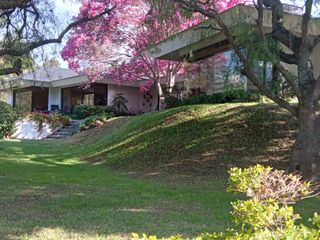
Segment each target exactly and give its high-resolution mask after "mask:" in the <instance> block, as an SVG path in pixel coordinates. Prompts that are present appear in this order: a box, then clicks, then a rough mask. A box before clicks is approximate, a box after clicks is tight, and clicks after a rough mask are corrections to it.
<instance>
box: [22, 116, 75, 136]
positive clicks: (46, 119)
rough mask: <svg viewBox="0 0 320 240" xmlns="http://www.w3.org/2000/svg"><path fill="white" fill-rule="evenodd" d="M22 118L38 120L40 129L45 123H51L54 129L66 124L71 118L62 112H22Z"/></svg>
mask: <svg viewBox="0 0 320 240" xmlns="http://www.w3.org/2000/svg"><path fill="white" fill-rule="evenodd" d="M22 119H24V120H32V121H34V122H36V123H37V125H38V130H39V131H40V130H41V129H42V128H43V125H44V124H45V123H47V124H49V126H50V128H52V129H55V128H58V127H61V126H65V125H68V124H69V123H70V118H69V117H68V116H64V115H62V114H60V113H49V114H47V113H43V112H27V113H23V114H22Z"/></svg>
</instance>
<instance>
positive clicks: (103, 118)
mask: <svg viewBox="0 0 320 240" xmlns="http://www.w3.org/2000/svg"><path fill="white" fill-rule="evenodd" d="M114 116H115V115H114V113H112V112H111V113H102V114H98V115H93V116H90V117H87V118H86V119H85V120H84V123H83V124H82V125H81V126H80V128H81V130H88V129H90V128H94V127H97V126H101V125H103V124H105V123H106V122H107V121H108V120H109V119H110V118H113V117H114Z"/></svg>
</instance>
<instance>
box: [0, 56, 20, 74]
mask: <svg viewBox="0 0 320 240" xmlns="http://www.w3.org/2000/svg"><path fill="white" fill-rule="evenodd" d="M21 68H22V62H21V59H18V60H16V61H15V62H14V64H13V67H11V68H3V69H0V76H3V75H8V74H17V75H19V74H20V73H21V72H22V71H21Z"/></svg>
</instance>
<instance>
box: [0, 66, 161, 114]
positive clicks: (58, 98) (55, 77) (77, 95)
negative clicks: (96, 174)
mask: <svg viewBox="0 0 320 240" xmlns="http://www.w3.org/2000/svg"><path fill="white" fill-rule="evenodd" d="M85 82H88V77H87V76H86V75H82V74H78V73H77V72H75V71H73V70H70V69H64V68H59V67H52V68H40V69H37V70H35V71H33V72H29V73H24V74H21V75H20V76H18V77H16V78H11V79H8V80H6V81H2V82H1V81H0V100H1V101H5V102H7V103H9V104H11V105H12V106H15V107H18V108H20V109H21V110H22V111H52V110H54V109H60V110H61V111H63V112H65V113H70V112H72V108H73V107H74V106H75V105H79V104H86V105H108V106H111V105H112V101H113V99H114V97H115V96H116V95H117V94H123V96H124V97H125V98H126V99H127V100H128V104H127V107H128V109H129V110H130V111H132V112H137V113H138V112H150V111H154V110H156V109H157V105H158V94H157V91H156V89H155V88H152V89H151V90H150V92H148V93H141V92H140V91H139V83H133V82H132V83H123V84H121V85H118V84H116V83H114V82H113V81H112V80H108V79H102V80H100V81H97V82H95V83H92V84H91V85H90V87H89V88H82V87H81V86H82V85H83V84H84V83H85Z"/></svg>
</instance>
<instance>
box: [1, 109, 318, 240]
mask: <svg viewBox="0 0 320 240" xmlns="http://www.w3.org/2000/svg"><path fill="white" fill-rule="evenodd" d="M261 109H262V110H261ZM261 111H262V112H261ZM265 111H267V112H268V114H267V116H269V117H271V119H272V121H274V123H275V125H273V126H269V125H265V123H264V122H263V121H262V125H263V127H262V129H263V130H264V133H263V134H262V133H261V132H259V131H261V126H260V124H261V119H265V121H267V120H268V121H269V120H270V119H269V118H265V117H262V116H264V115H265ZM273 111H274V109H273V107H272V109H271V110H270V109H269V110H265V107H262V108H261V107H260V106H258V107H257V106H254V105H247V106H246V107H244V108H242V107H240V106H238V105H219V106H214V107H213V106H192V107H186V108H179V109H174V110H169V111H165V112H161V113H152V114H147V115H143V116H139V117H132V118H127V119H117V120H115V122H118V123H119V121H120V122H121V123H119V124H115V125H113V124H114V123H110V126H111V129H107V128H102V129H95V130H92V131H89V132H87V133H81V134H79V135H78V136H75V137H74V138H73V139H71V140H68V141H4V140H2V141H1V140H0V239H39V240H40V239H41V240H42V239H44V240H47V239H77V240H79V239H89V240H90V239H127V238H130V236H131V233H132V232H137V233H149V234H156V235H158V236H163V237H165V236H169V235H172V234H183V235H184V236H188V237H192V236H196V235H198V234H199V233H201V232H212V231H221V230H224V229H225V228H227V227H228V226H231V225H232V222H231V218H230V215H229V211H230V209H231V208H230V201H233V200H235V199H236V197H237V196H236V195H234V194H233V193H226V192H225V175H226V174H225V169H226V168H227V166H234V165H235V164H236V163H238V162H239V161H240V160H243V161H244V162H246V164H247V162H250V159H249V157H254V158H256V157H257V158H258V156H260V155H262V156H266V155H265V151H267V153H268V154H270V155H271V156H274V154H275V153H273V152H272V151H271V150H270V148H272V147H273V148H274V147H275V145H276V144H275V143H272V144H271V143H269V142H267V141H266V140H268V139H269V138H271V137H274V136H278V135H274V134H275V133H274V132H272V131H271V130H270V129H278V130H279V128H281V127H279V126H280V125H281V124H282V123H279V122H281V121H280V120H283V118H286V117H287V116H286V115H284V114H283V113H279V114H278V113H277V116H279V118H278V117H277V118H275V117H274V116H275V115H274V114H271V113H270V114H269V112H273ZM222 112H223V113H225V114H223V115H221V113H222ZM252 116H254V117H252ZM253 119H254V121H253ZM244 120H245V122H243V121H244ZM258 121H260V123H259V124H258V125H257V122H258ZM239 124H242V125H243V124H246V125H249V127H252V126H255V125H257V126H256V131H257V132H256V135H257V136H262V137H263V139H264V140H261V139H260V138H259V137H253V140H250V139H248V140H247V141H249V143H248V142H244V141H242V143H241V141H240V140H236V141H234V142H231V143H230V141H231V139H234V138H232V135H233V134H236V135H237V136H239V137H240V138H241V137H248V134H250V132H249V133H247V132H245V131H242V130H241V129H242V128H241V127H239ZM277 124H278V125H277ZM242 125H241V126H242ZM120 126H121V127H120ZM275 126H276V127H277V128H275ZM281 126H282V125H281ZM246 128H248V126H247V127H246ZM201 129H202V130H201ZM209 129H211V130H212V131H209ZM286 129H287V128H286ZM227 130H228V131H227ZM287 130H288V131H291V128H290V129H289V128H288V129H287ZM270 131H271V132H270ZM241 134H242V135H241ZM251 134H252V133H251ZM270 134H271V136H270ZM217 136H220V138H217ZM283 138H286V136H284V135H283V132H281V131H280V133H279V136H278V137H277V139H282V141H284V140H283ZM179 139H180V142H177V141H178V140H179ZM181 139H183V140H184V141H182V140H181ZM259 139H260V140H259ZM253 141H255V142H256V144H255V145H254V147H252V148H250V147H249V146H251V145H250V144H252V142H253ZM261 141H265V145H266V146H263V143H262V142H261ZM219 144H220V145H219ZM241 144H242V146H243V148H246V149H247V150H248V151H247V152H246V154H244V153H243V152H241V151H240V150H239V149H238V148H239V146H240V145H241ZM168 146H171V148H169V147H168ZM232 148H237V149H238V150H237V151H236V152H227V153H226V154H222V153H223V152H226V149H229V150H230V149H232ZM273 148H272V149H273ZM165 149H167V150H166V151H165V152H161V151H164V150H165ZM209 149H211V150H212V152H211V155H210V156H211V157H210V158H209V157H207V158H205V157H204V156H205V154H209V153H210V152H208V151H209ZM254 150H256V151H254ZM217 152H218V153H220V154H221V155H223V157H222V156H218V155H217ZM253 153H255V154H253ZM215 154H216V155H215ZM281 154H282V155H285V154H286V152H284V153H281ZM282 155H281V156H282ZM232 156H234V157H233V158H234V159H232ZM196 158H199V159H200V160H201V158H205V159H206V161H203V162H201V161H199V162H197V165H196V164H195V163H194V162H193V160H194V159H196ZM260 158H261V159H263V157H261V156H260ZM260 158H258V159H260ZM179 159H180V162H179V163H180V165H179V164H177V161H178V160H179ZM245 159H247V160H246V161H245ZM84 160H89V162H88V161H84ZM184 160H185V162H184ZM210 161H216V162H215V164H216V169H213V168H212V165H213V164H214V163H211V162H210ZM222 162H224V163H225V165H221V163H222ZM188 163H190V164H188ZM270 163H271V164H272V165H274V164H273V162H272V161H271V162H270ZM164 165H166V167H162V166H164ZM186 165H191V166H192V167H191V168H187V167H186ZM195 165H196V166H197V167H196V168H195ZM280 165H281V164H280ZM170 166H171V167H170ZM181 166H182V167H181ZM171 168H172V169H173V170H172V171H171V170H170V169H171ZM179 169H181V171H180V172H179ZM208 172H213V174H212V173H210V174H207V175H206V173H208ZM219 172H220V173H219ZM192 173H194V175H192ZM201 176H202V177H201ZM319 206H320V198H314V199H309V200H304V201H303V202H301V203H299V205H298V208H297V210H298V212H299V213H302V214H303V217H304V218H305V219H307V218H308V217H310V216H311V214H312V212H313V211H316V210H319Z"/></svg>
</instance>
